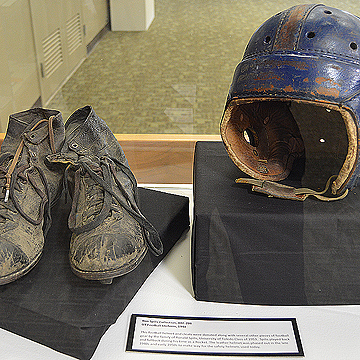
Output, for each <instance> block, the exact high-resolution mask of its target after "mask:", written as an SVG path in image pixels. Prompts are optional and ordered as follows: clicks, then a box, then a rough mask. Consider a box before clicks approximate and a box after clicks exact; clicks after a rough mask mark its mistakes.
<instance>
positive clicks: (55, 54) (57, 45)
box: [42, 29, 64, 78]
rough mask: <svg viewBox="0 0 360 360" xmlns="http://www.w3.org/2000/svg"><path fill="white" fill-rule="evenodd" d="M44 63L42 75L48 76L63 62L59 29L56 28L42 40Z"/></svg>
mask: <svg viewBox="0 0 360 360" xmlns="http://www.w3.org/2000/svg"><path fill="white" fill-rule="evenodd" d="M42 47H43V53H44V64H43V68H42V71H43V76H44V77H46V78H48V77H49V76H51V74H53V73H54V72H55V71H56V69H58V67H59V66H60V65H61V64H62V63H63V62H64V58H63V52H62V46H61V37H60V29H56V30H55V31H54V32H53V33H52V34H50V35H49V36H47V37H46V38H45V39H44V40H43V42H42Z"/></svg>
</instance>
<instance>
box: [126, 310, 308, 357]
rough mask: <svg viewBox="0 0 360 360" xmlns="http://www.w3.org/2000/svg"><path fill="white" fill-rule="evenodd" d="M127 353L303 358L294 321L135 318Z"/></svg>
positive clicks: (143, 316)
mask: <svg viewBox="0 0 360 360" xmlns="http://www.w3.org/2000/svg"><path fill="white" fill-rule="evenodd" d="M126 350H128V351H142V352H161V353H185V354H206V355H237V356H240V355H256V356H259V355H261V356H274V355H277V356H281V355H283V356H296V355H298V356H303V355H304V353H303V349H302V346H301V341H300V336H299V332H298V329H297V325H296V320H295V319H282V318H281V319H218V318H194V317H189V318H187V317H168V316H151V315H132V317H131V322H130V328H129V336H128V341H127V348H126Z"/></svg>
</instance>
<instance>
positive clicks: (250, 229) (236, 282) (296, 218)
mask: <svg viewBox="0 0 360 360" xmlns="http://www.w3.org/2000/svg"><path fill="white" fill-rule="evenodd" d="M244 176H245V177H246V175H245V174H244V173H242V172H241V171H240V170H239V169H238V168H237V167H236V166H235V165H234V164H233V162H232V161H231V160H230V158H229V156H228V154H227V152H226V150H225V148H224V146H223V143H222V142H198V143H197V144H196V148H195V158H194V224H193V233H192V273H193V287H194V292H195V298H196V299H197V300H203V301H215V302H230V303H245V304H266V305H336V304H360V271H359V269H360V188H359V189H356V188H355V189H354V190H353V191H351V192H350V193H349V194H348V196H347V197H346V198H344V199H342V200H339V201H334V202H322V201H319V200H316V199H313V198H308V199H307V200H306V201H304V202H301V201H294V200H285V199H278V198H271V197H267V196H266V195H263V194H260V193H255V192H252V191H251V187H250V186H248V185H244V184H236V183H235V179H236V178H238V177H244ZM294 179H295V180H296V179H297V175H296V176H295V177H294V178H293V179H291V176H290V182H291V181H294V182H296V181H297V180H296V181H295V180H294ZM293 185H294V183H293Z"/></svg>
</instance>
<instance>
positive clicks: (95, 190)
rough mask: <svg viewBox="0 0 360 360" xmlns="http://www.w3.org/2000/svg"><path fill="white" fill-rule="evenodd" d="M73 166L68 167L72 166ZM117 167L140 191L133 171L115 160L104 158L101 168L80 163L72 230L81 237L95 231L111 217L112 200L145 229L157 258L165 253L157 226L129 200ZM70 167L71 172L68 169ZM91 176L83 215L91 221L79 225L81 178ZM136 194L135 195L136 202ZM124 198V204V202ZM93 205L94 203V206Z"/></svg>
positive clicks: (73, 204)
mask: <svg viewBox="0 0 360 360" xmlns="http://www.w3.org/2000/svg"><path fill="white" fill-rule="evenodd" d="M70 166H72V165H69V167H70ZM116 166H117V167H118V168H120V170H121V171H122V172H123V173H125V174H126V175H127V176H128V178H129V179H130V181H131V183H132V186H133V189H137V185H136V180H135V177H134V175H133V174H132V172H131V171H130V169H128V168H127V167H126V166H125V165H123V164H122V163H120V162H119V161H117V160H116V159H109V158H106V157H104V158H101V159H100V167H96V168H95V167H93V166H91V165H89V164H88V163H87V162H86V161H83V160H79V161H78V164H77V166H76V169H75V173H74V195H73V201H72V207H71V211H70V215H69V228H70V229H71V230H72V231H73V232H74V233H75V234H80V233H83V232H85V231H89V230H91V229H94V228H96V227H97V226H98V225H100V224H101V223H102V222H103V221H104V220H105V218H106V217H108V216H109V213H110V210H111V206H112V204H113V198H114V199H115V200H116V201H117V202H118V203H119V204H120V205H121V206H122V208H123V209H124V210H126V211H127V212H128V213H129V214H130V215H131V216H132V217H133V218H134V219H135V220H136V221H137V222H138V223H139V224H140V226H142V227H143V229H144V230H145V238H146V242H147V244H148V246H149V248H150V250H151V251H152V252H153V253H154V254H155V255H161V254H162V252H163V244H162V242H161V240H160V236H159V234H158V232H157V230H156V229H155V228H154V226H153V225H152V224H151V223H150V222H149V221H148V220H147V219H146V218H145V217H144V216H143V215H142V214H141V212H140V210H139V208H138V207H137V205H136V203H135V204H134V203H133V201H132V200H131V199H130V198H129V195H128V193H127V192H126V190H125V189H124V187H123V185H122V184H121V181H120V180H119V179H118V178H117V175H116ZM69 167H68V169H69ZM84 174H86V176H89V177H90V178H91V180H93V183H92V184H91V185H90V186H89V187H88V189H87V190H88V194H87V196H88V198H91V199H92V200H91V201H90V204H89V207H88V209H87V210H85V212H84V215H85V216H86V217H87V219H89V220H90V221H88V222H87V223H86V224H84V225H82V226H76V212H77V204H78V200H79V196H80V178H81V175H84ZM112 179H114V180H115V184H116V185H117V187H118V188H119V189H120V191H121V194H122V195H123V198H121V197H120V196H118V195H117V194H116V192H114V190H113V188H112ZM136 198H137V194H136V193H135V202H136ZM124 199H125V201H124ZM92 202H93V203H92Z"/></svg>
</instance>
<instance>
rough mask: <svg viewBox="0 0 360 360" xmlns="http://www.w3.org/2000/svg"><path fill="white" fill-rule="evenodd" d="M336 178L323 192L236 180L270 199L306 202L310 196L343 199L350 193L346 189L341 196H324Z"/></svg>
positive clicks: (255, 180)
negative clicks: (250, 186)
mask: <svg viewBox="0 0 360 360" xmlns="http://www.w3.org/2000/svg"><path fill="white" fill-rule="evenodd" d="M336 177H337V175H332V176H330V178H329V179H328V181H327V182H326V186H325V189H324V190H323V191H315V190H312V189H308V188H298V189H297V188H295V187H293V186H288V185H283V184H279V183H276V182H274V181H269V180H259V179H251V178H238V179H236V180H235V182H236V183H240V184H250V185H252V191H256V192H260V193H263V194H267V195H268V196H269V197H278V198H282V199H290V200H300V201H304V200H305V199H307V198H308V197H309V196H314V197H316V198H317V199H319V200H322V201H335V200H340V199H343V198H344V197H345V196H346V195H347V194H348V192H349V190H348V189H346V190H345V192H344V193H343V194H341V195H339V196H335V197H329V196H324V194H325V193H326V192H327V191H328V189H329V187H330V184H331V182H332V181H333V180H335V178H336Z"/></svg>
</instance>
